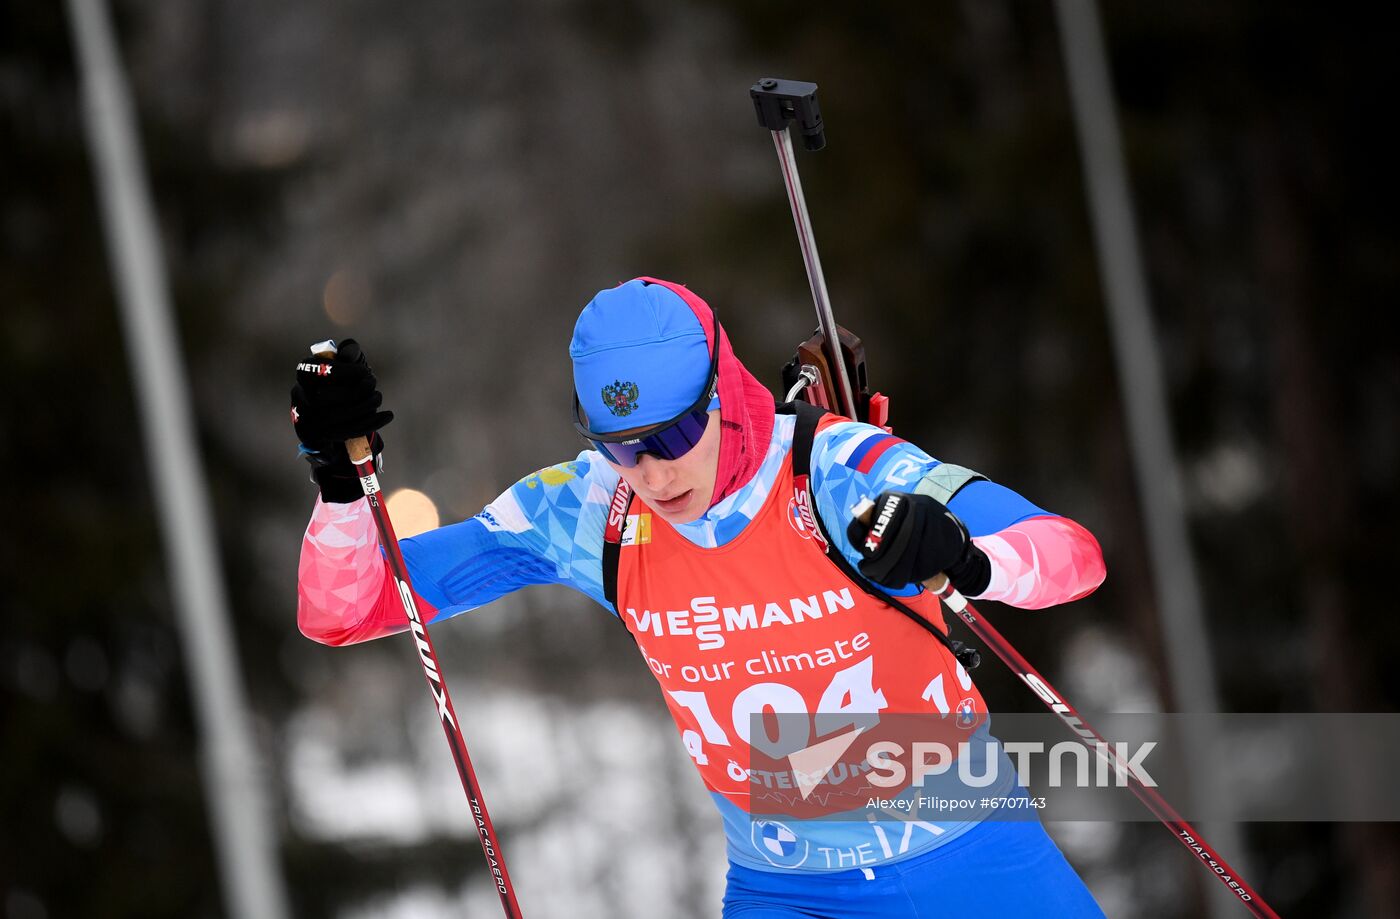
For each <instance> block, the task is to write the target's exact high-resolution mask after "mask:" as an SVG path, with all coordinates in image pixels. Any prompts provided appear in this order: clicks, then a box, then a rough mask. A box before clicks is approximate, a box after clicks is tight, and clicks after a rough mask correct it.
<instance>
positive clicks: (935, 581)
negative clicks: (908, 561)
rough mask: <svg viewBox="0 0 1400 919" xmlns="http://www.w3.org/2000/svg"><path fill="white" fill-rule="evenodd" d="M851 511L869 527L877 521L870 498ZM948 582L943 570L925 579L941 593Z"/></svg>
mask: <svg viewBox="0 0 1400 919" xmlns="http://www.w3.org/2000/svg"><path fill="white" fill-rule="evenodd" d="M851 513H852V514H853V515H854V516H855V518H856V519H857V520H859V521H860V522H861V523H863V524H865V525H866V526H867V527H868V526H870V525H871V524H873V523H874V522H875V502H874V501H871V500H870V499H869V498H861V499H860V501H859V502H858V503H857V504H856V506H855V507H853V508H851ZM947 584H948V576H947V575H946V574H943V573H941V572H940V573H939V574H935V575H934V576H933V577H931V578H929V579H928V580H927V581H924V586H925V587H927V588H928V589H929V590H931V591H933V592H934V593H940V592H941V591H942V590H943V588H944V587H946V586H947Z"/></svg>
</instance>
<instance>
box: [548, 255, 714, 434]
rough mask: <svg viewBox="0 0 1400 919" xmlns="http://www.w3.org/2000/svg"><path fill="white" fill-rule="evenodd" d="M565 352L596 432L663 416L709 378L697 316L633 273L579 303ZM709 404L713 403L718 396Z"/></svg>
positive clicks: (691, 399) (687, 402)
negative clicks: (630, 278) (623, 281)
mask: <svg viewBox="0 0 1400 919" xmlns="http://www.w3.org/2000/svg"><path fill="white" fill-rule="evenodd" d="M569 357H571V358H572V359H573V362H574V391H575V392H577V393H578V401H579V404H580V405H581V406H582V407H583V411H584V414H585V415H586V416H587V419H588V428H589V430H591V431H593V433H595V434H612V433H614V432H616V431H626V430H630V429H632V428H645V427H649V426H651V425H655V424H661V423H663V422H667V421H670V420H672V419H673V418H675V417H676V416H677V415H679V414H681V413H682V412H684V411H685V410H686V409H688V408H690V407H691V406H692V405H694V404H695V400H696V399H698V398H700V391H701V390H702V389H703V388H704V387H705V385H706V384H707V383H709V372H710V346H709V342H708V341H707V340H706V338H705V330H704V329H703V328H702V327H701V326H700V320H699V319H697V318H696V317H695V314H694V313H693V312H691V310H690V307H689V306H687V305H686V302H685V301H684V300H682V299H681V298H680V297H679V296H677V295H676V294H675V293H673V292H672V291H670V290H667V289H666V288H665V287H662V286H661V285H660V284H648V283H647V282H646V281H643V280H640V279H638V280H635V281H628V282H627V283H626V284H621V285H619V286H617V287H613V288H611V289H609V290H603V291H599V292H598V295H597V296H596V297H594V298H593V299H592V300H591V301H590V302H589V304H588V305H587V306H585V307H584V308H583V312H582V313H581V314H580V315H579V317H578V322H577V323H576V324H575V325H574V337H573V339H572V340H570V342H569ZM709 407H710V408H711V409H715V408H718V407H719V396H718V395H716V396H715V397H714V398H713V399H711V400H710V406H709Z"/></svg>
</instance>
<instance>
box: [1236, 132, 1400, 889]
mask: <svg viewBox="0 0 1400 919" xmlns="http://www.w3.org/2000/svg"><path fill="white" fill-rule="evenodd" d="M1247 149H1248V155H1249V158H1250V162H1249V166H1250V175H1251V177H1252V186H1251V189H1250V191H1251V194H1252V197H1253V199H1254V200H1253V206H1254V213H1255V214H1256V215H1257V220H1258V225H1257V228H1256V233H1255V236H1254V239H1255V246H1256V250H1255V264H1256V270H1257V272H1258V274H1257V279H1258V284H1259V287H1260V291H1261V294H1262V297H1263V300H1264V302H1265V304H1266V305H1267V306H1269V307H1271V310H1269V311H1267V313H1266V314H1267V315H1271V316H1272V318H1273V329H1272V333H1273V334H1272V338H1271V342H1270V346H1271V348H1272V365H1273V367H1272V369H1273V375H1274V385H1273V387H1272V406H1271V409H1272V415H1273V421H1274V425H1275V429H1276V430H1275V435H1276V437H1277V439H1278V445H1279V450H1278V461H1279V464H1280V473H1281V476H1282V491H1283V498H1284V501H1283V505H1284V507H1283V513H1284V520H1285V521H1286V523H1287V526H1288V532H1289V535H1290V537H1291V539H1292V541H1293V544H1294V546H1295V548H1296V552H1297V558H1296V563H1295V564H1294V565H1293V566H1292V567H1293V572H1294V573H1293V577H1294V578H1296V590H1297V593H1298V595H1299V597H1300V598H1301V601H1302V604H1303V612H1304V622H1305V623H1306V640H1307V641H1308V643H1309V645H1310V651H1311V653H1310V654H1309V655H1307V659H1308V660H1310V661H1311V662H1312V665H1313V667H1312V673H1311V674H1309V675H1308V676H1310V677H1312V678H1313V680H1314V682H1313V687H1314V689H1313V693H1314V699H1315V703H1316V708H1317V710H1319V711H1324V712H1365V711H1377V710H1380V709H1381V708H1383V707H1384V698H1383V697H1382V695H1381V694H1380V692H1379V691H1378V687H1377V683H1376V681H1375V669H1374V664H1375V660H1374V657H1373V653H1372V651H1371V650H1370V649H1371V648H1372V647H1373V646H1372V644H1371V643H1370V642H1369V641H1368V639H1367V632H1366V630H1365V629H1358V628H1357V625H1358V623H1357V617H1358V616H1359V615H1361V607H1362V605H1363V604H1364V598H1363V597H1362V596H1359V595H1358V591H1355V590H1354V589H1353V582H1352V581H1351V580H1350V579H1349V578H1348V577H1347V573H1346V570H1345V564H1346V560H1347V558H1348V557H1349V556H1350V555H1351V554H1352V550H1353V549H1354V548H1355V546H1354V543H1355V541H1356V540H1357V539H1358V538H1360V537H1359V536H1358V533H1360V532H1362V530H1361V526H1360V501H1359V500H1358V493H1357V487H1358V486H1357V481H1356V478H1355V475H1354V472H1353V471H1352V470H1353V467H1352V466H1351V465H1350V463H1351V460H1350V455H1351V452H1352V450H1353V449H1354V447H1353V446H1352V445H1351V444H1349V442H1348V437H1347V436H1346V434H1347V432H1346V428H1345V426H1344V425H1343V424H1342V423H1341V421H1340V420H1341V419H1342V418H1343V417H1344V412H1343V411H1342V409H1343V406H1344V402H1343V399H1344V397H1345V388H1346V384H1345V383H1343V382H1341V381H1339V380H1338V378H1337V377H1336V376H1335V375H1334V374H1330V373H1328V370H1327V365H1326V355H1327V352H1328V341H1329V338H1330V336H1329V334H1328V333H1329V331H1331V330H1330V329H1329V327H1328V326H1327V321H1326V319H1325V318H1324V316H1323V314H1322V310H1321V308H1320V306H1321V302H1322V299H1323V297H1324V296H1325V291H1324V289H1323V288H1324V286H1325V285H1323V284H1320V283H1319V279H1318V278H1317V276H1316V274H1317V272H1316V266H1315V262H1314V259H1313V257H1312V251H1313V247H1314V246H1315V245H1317V244H1318V243H1320V242H1321V241H1320V240H1317V239H1312V238H1310V237H1309V233H1308V225H1309V224H1308V222H1307V221H1306V219H1305V212H1306V210H1307V209H1308V205H1309V204H1310V203H1311V201H1312V200H1313V199H1311V198H1309V197H1308V196H1309V195H1312V196H1318V198H1317V200H1325V198H1326V196H1327V195H1328V194H1329V193H1331V192H1333V191H1335V189H1331V188H1329V187H1328V185H1327V184H1326V181H1325V180H1326V178H1327V177H1326V176H1325V175H1323V174H1320V173H1318V172H1316V171H1307V172H1305V170H1306V168H1307V166H1308V163H1309V160H1308V154H1309V153H1310V152H1311V144H1310V137H1309V134H1308V132H1306V131H1300V130H1290V129H1289V128H1288V127H1286V126H1285V125H1283V124H1282V123H1280V122H1279V121H1278V120H1276V119H1275V118H1273V117H1267V118H1266V119H1265V120H1264V121H1262V122H1261V123H1260V124H1258V125H1256V126H1255V127H1254V129H1253V131H1252V135H1251V137H1250V138H1249V143H1248V147H1247ZM1328 315H1333V316H1335V315H1338V314H1336V313H1333V312H1332V311H1330V310H1329V311H1328ZM1339 461H1340V463H1339ZM1339 829H1340V832H1339V834H1338V835H1339V841H1340V845H1341V850H1342V851H1341V857H1342V859H1343V860H1344V862H1345V863H1346V864H1347V865H1349V866H1350V870H1351V871H1352V872H1354V873H1355V876H1356V877H1357V879H1358V880H1359V881H1360V883H1359V885H1357V886H1359V888H1360V890H1361V897H1362V903H1363V908H1364V909H1363V911H1364V914H1365V915H1368V916H1397V915H1400V838H1397V833H1396V832H1395V830H1394V829H1393V828H1392V827H1391V826H1389V825H1387V824H1377V823H1351V824H1345V825H1343V826H1342V827H1340V828H1339ZM1343 870H1344V871H1346V870H1347V869H1346V868H1344V869H1343Z"/></svg>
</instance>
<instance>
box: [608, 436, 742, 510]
mask: <svg viewBox="0 0 1400 919" xmlns="http://www.w3.org/2000/svg"><path fill="white" fill-rule="evenodd" d="M608 465H609V466H611V467H613V468H614V469H616V470H617V474H618V475H620V476H622V478H623V481H625V482H626V483H627V484H628V485H629V486H630V487H631V488H632V490H633V491H634V492H636V493H637V497H639V498H641V499H642V500H643V501H645V502H646V503H647V506H648V507H650V508H651V509H652V510H654V511H656V512H657V513H658V514H660V515H661V519H663V520H665V521H666V522H667V523H690V522H691V521H694V520H699V519H700V517H701V515H702V514H704V513H705V511H707V510H709V508H710V496H711V495H713V494H714V493H715V475H716V473H717V471H718V469H719V409H714V410H712V411H711V412H710V421H709V424H707V425H706V426H705V433H704V434H702V435H701V436H700V442H699V443H698V444H696V445H695V446H694V447H691V448H690V451H689V452H688V453H686V455H685V456H682V457H681V458H680V459H673V460H663V459H657V458H656V457H654V456H652V455H651V454H650V453H643V454H642V458H641V459H640V460H639V461H638V462H637V465H635V466H632V467H630V468H629V467H627V466H619V465H618V464H617V463H614V462H612V461H611V460H609V461H608Z"/></svg>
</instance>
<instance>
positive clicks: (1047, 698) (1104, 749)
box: [924, 574, 1278, 919]
mask: <svg viewBox="0 0 1400 919" xmlns="http://www.w3.org/2000/svg"><path fill="white" fill-rule="evenodd" d="M939 582H941V583H939ZM924 586H925V587H927V588H928V589H929V590H931V591H933V593H934V594H936V595H937V596H938V599H940V600H942V601H943V604H944V605H945V606H946V607H948V609H949V610H951V611H952V612H953V614H954V615H956V616H957V617H958V618H959V619H961V620H962V621H963V622H965V623H967V627H968V628H970V629H971V630H972V632H973V634H974V635H976V636H977V637H978V638H979V639H981V640H982V641H983V642H984V643H986V644H987V645H988V646H989V647H990V648H991V649H992V650H993V651H995V652H996V654H997V657H999V658H1001V659H1002V661H1003V662H1004V663H1005V664H1006V665H1007V666H1008V667H1010V668H1011V670H1012V671H1013V672H1014V673H1015V674H1016V675H1017V676H1018V677H1020V678H1021V680H1022V682H1024V683H1025V684H1026V685H1027V686H1029V687H1030V689H1031V692H1033V693H1035V694H1036V697H1037V698H1039V699H1040V701H1042V702H1044V703H1045V704H1046V706H1048V707H1049V709H1050V710H1051V711H1052V712H1054V713H1055V714H1056V715H1058V716H1059V718H1060V720H1061V721H1063V722H1064V723H1065V725H1066V726H1068V727H1069V729H1070V730H1071V731H1073V732H1074V735H1075V736H1076V737H1078V738H1079V739H1080V741H1081V742H1083V743H1084V745H1085V746H1087V747H1088V748H1089V749H1090V750H1093V751H1094V752H1095V753H1096V754H1097V755H1098V756H1100V757H1103V758H1105V759H1107V760H1108V762H1109V764H1110V765H1111V766H1113V769H1114V771H1115V772H1117V773H1118V774H1119V775H1120V776H1122V777H1124V778H1126V780H1127V783H1128V786H1129V787H1130V788H1132V790H1133V793H1134V794H1136V795H1137V796H1138V800H1140V801H1141V802H1142V803H1143V804H1145V805H1146V806H1147V809H1148V810H1150V811H1151V812H1152V813H1153V815H1154V816H1156V818H1157V819H1158V820H1160V821H1162V823H1163V824H1165V825H1166V827H1167V828H1168V829H1169V830H1171V831H1172V833H1173V834H1174V835H1175V836H1176V840H1177V842H1179V843H1181V844H1182V845H1183V846H1185V847H1186V848H1187V850H1188V851H1190V852H1191V853H1192V854H1194V855H1195V856H1196V857H1197V858H1199V859H1200V860H1201V863H1202V864H1204V865H1205V866H1206V868H1207V870H1209V871H1210V873H1211V874H1213V875H1215V877H1216V878H1217V879H1218V880H1219V881H1220V882H1221V883H1222V884H1224V885H1225V886H1226V887H1228V888H1230V891H1231V892H1232V893H1234V894H1235V896H1237V897H1239V899H1240V903H1242V904H1243V905H1244V907H1245V909H1247V910H1249V911H1250V912H1251V913H1252V914H1254V915H1255V916H1260V917H1265V919H1278V913H1276V912H1274V911H1273V909H1272V908H1271V907H1270V906H1269V905H1268V904H1267V903H1265V902H1264V900H1263V898H1261V897H1260V896H1259V894H1257V893H1255V892H1254V888H1252V887H1250V886H1249V884H1247V883H1245V881H1244V879H1243V878H1241V877H1240V876H1239V875H1237V874H1236V873H1235V870H1234V869H1233V868H1231V867H1230V866H1229V864H1227V863H1226V861H1225V859H1223V858H1221V857H1220V853H1218V852H1216V851H1215V849H1214V848H1212V847H1211V845H1210V843H1208V842H1206V841H1205V840H1204V839H1202V838H1201V834H1200V833H1198V832H1196V830H1195V829H1193V828H1192V826H1191V824H1189V823H1187V822H1186V820H1185V818H1183V817H1182V816H1181V814H1179V813H1177V811H1176V809H1175V808H1174V807H1172V806H1171V805H1170V804H1168V803H1167V799H1166V798H1164V797H1162V795H1161V794H1160V793H1158V791H1157V790H1156V789H1155V788H1153V787H1151V786H1149V785H1145V784H1143V782H1142V780H1141V779H1140V778H1139V777H1138V775H1137V774H1136V773H1135V772H1134V771H1133V770H1132V768H1131V767H1130V766H1128V764H1127V763H1125V762H1123V760H1122V757H1121V756H1119V755H1118V753H1117V752H1116V751H1115V752H1112V753H1111V754H1109V753H1108V751H1112V750H1113V747H1111V746H1110V745H1109V743H1108V741H1107V740H1105V739H1104V738H1103V735H1101V734H1099V732H1098V731H1097V730H1095V729H1094V728H1093V727H1091V726H1090V725H1089V723H1088V722H1086V721H1085V720H1084V718H1083V716H1081V715H1080V714H1079V712H1078V711H1077V710H1076V709H1075V708H1074V706H1072V705H1070V704H1069V703H1068V702H1066V701H1065V697H1064V696H1062V695H1061V694H1060V692H1059V690H1057V689H1055V687H1053V686H1051V685H1050V682H1049V681H1048V680H1046V679H1045V677H1043V676H1041V675H1040V673H1039V672H1038V671H1037V670H1036V669H1035V668H1034V667H1032V666H1031V665H1030V662H1029V661H1027V660H1026V659H1025V658H1024V657H1022V656H1021V654H1020V652H1018V651H1017V650H1016V649H1015V648H1014V647H1012V646H1011V643H1010V642H1009V641H1007V640H1006V638H1005V637H1003V636H1002V634H1001V633H1000V632H998V631H997V630H996V628H995V627H993V626H992V624H991V623H990V622H988V621H987V620H986V619H984V618H982V614H981V613H979V612H977V608H976V607H974V606H973V605H972V604H971V603H970V602H968V600H967V598H966V597H964V596H963V595H962V594H960V593H958V591H957V588H955V587H953V582H952V581H950V580H948V578H947V577H946V576H945V575H941V574H940V575H938V576H937V577H934V578H930V579H929V580H927V581H925V582H924Z"/></svg>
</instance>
